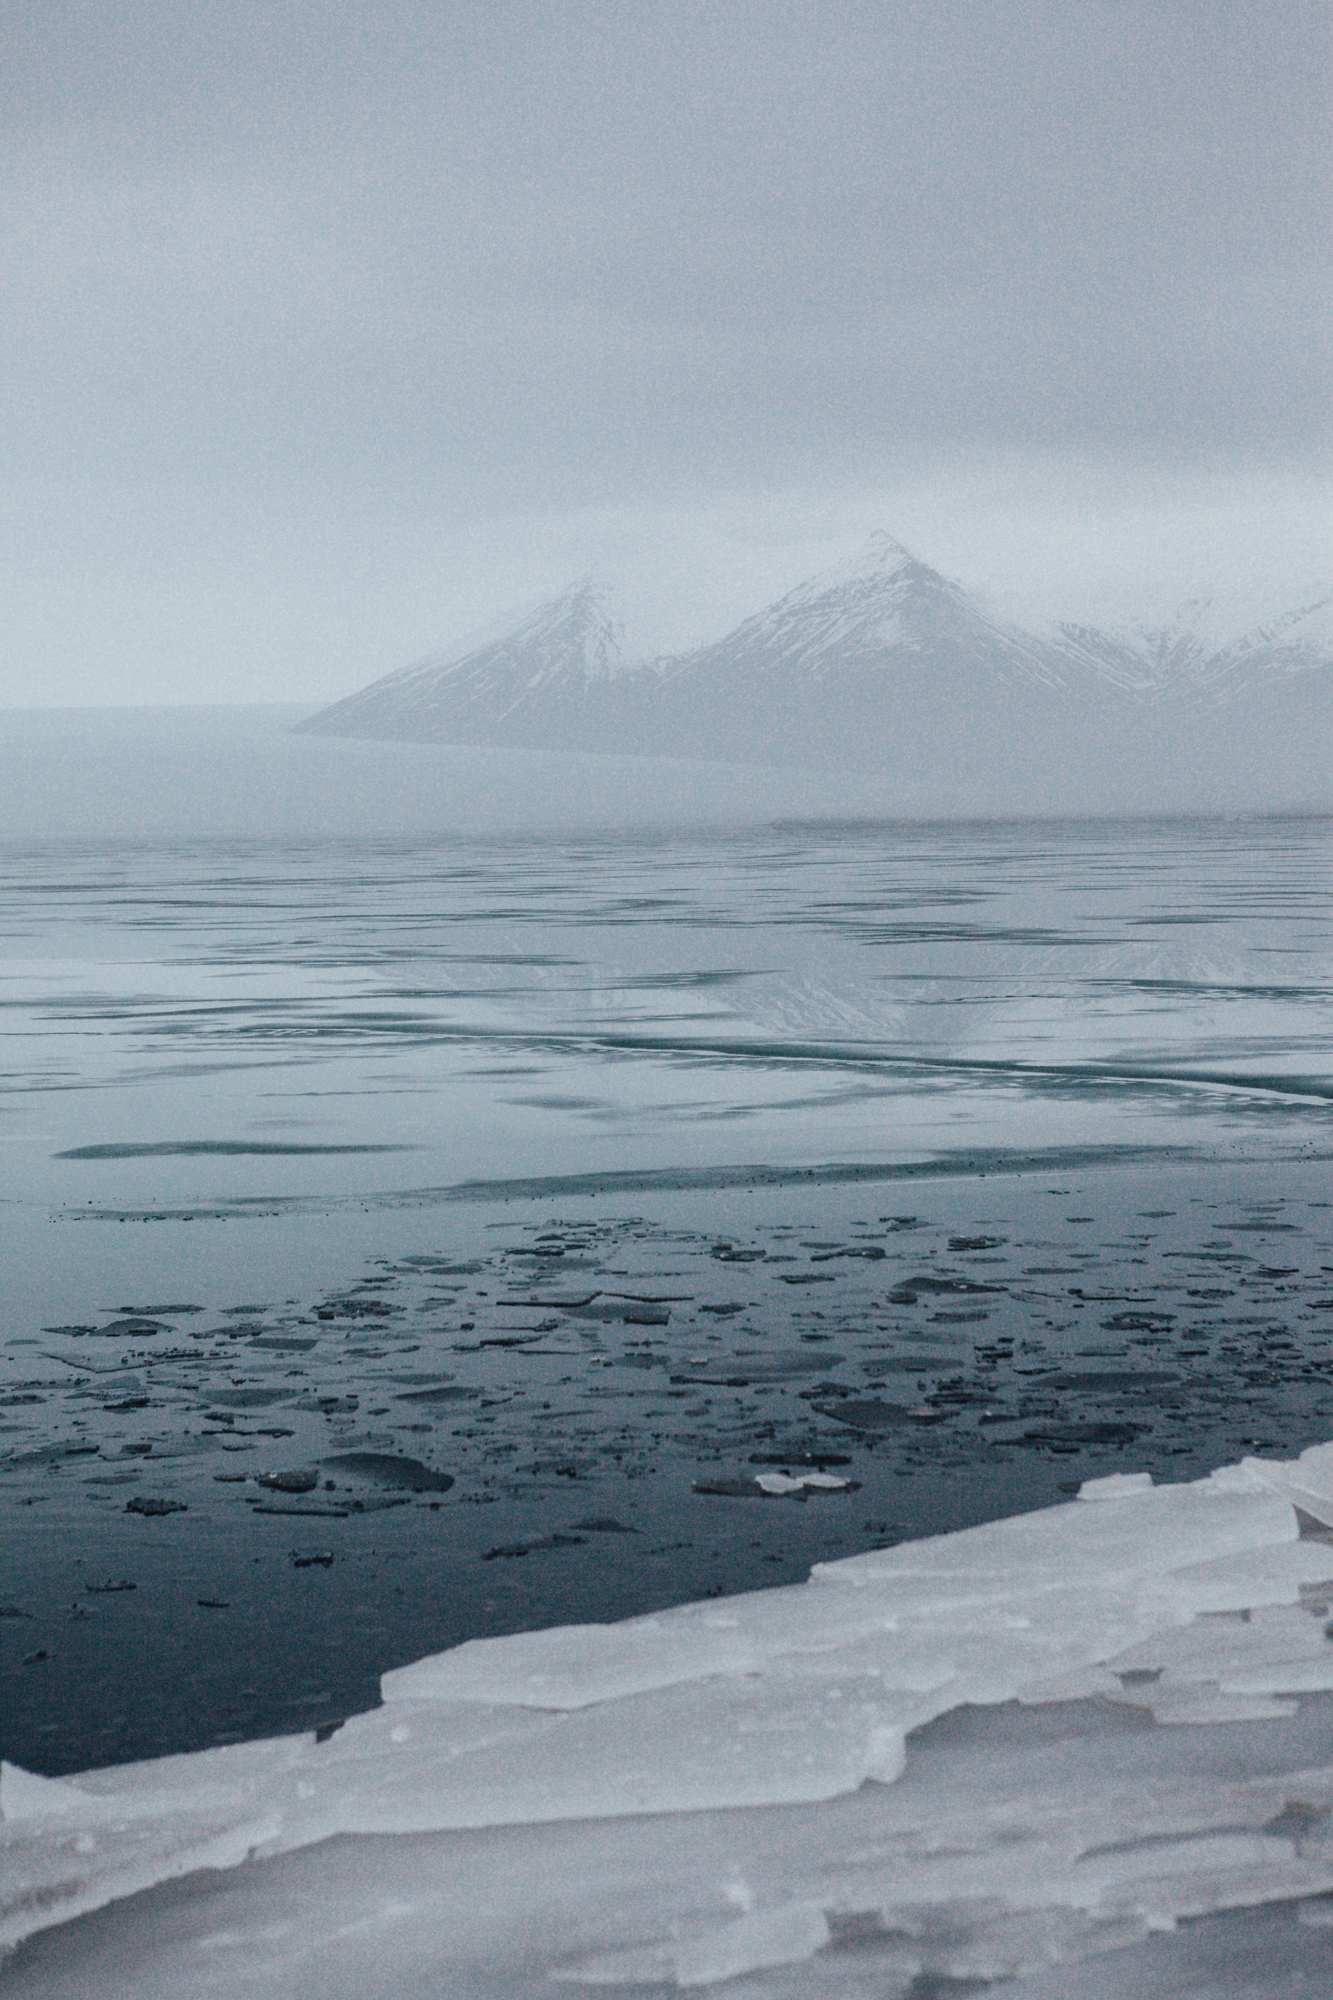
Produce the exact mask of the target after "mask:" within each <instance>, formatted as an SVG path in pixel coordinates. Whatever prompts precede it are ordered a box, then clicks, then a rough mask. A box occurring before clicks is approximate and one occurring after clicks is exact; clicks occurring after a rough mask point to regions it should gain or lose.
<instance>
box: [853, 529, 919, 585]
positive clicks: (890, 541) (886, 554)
mask: <svg viewBox="0 0 1333 2000" xmlns="http://www.w3.org/2000/svg"><path fill="white" fill-rule="evenodd" d="M857 567H858V568H859V570H860V571H861V573H862V575H873V574H874V573H875V572H876V571H879V570H885V571H888V572H890V573H893V572H895V571H897V570H902V569H925V567H926V565H925V564H924V563H923V562H922V561H921V559H920V557H919V556H915V555H913V553H912V551H911V550H910V549H909V548H907V547H906V546H905V544H904V543H902V542H900V541H898V540H897V539H896V538H895V537H894V536H893V535H891V534H889V532H888V530H887V529H885V528H876V530H875V532H874V534H873V535H867V537H866V540H865V543H864V545H863V546H862V549H861V553H860V556H859V557H858V559H857ZM934 573H935V572H934V571H933V570H932V571H931V572H930V574H931V575H932V576H933V575H934Z"/></svg>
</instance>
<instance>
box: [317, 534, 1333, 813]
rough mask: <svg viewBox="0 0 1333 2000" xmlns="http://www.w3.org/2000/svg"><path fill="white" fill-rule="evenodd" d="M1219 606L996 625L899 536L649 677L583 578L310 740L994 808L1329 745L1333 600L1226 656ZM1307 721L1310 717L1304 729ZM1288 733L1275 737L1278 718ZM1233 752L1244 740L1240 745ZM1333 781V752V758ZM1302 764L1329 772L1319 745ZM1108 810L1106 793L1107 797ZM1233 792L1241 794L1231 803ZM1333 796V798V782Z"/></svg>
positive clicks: (427, 664) (604, 596)
mask: <svg viewBox="0 0 1333 2000" xmlns="http://www.w3.org/2000/svg"><path fill="white" fill-rule="evenodd" d="M1218 622H1219V621H1218V615H1217V611H1216V605H1215V600H1213V599H1210V598H1207V597H1203V596H1197V597H1194V598H1190V599H1186V600H1184V601H1183V602H1182V603H1181V604H1180V605H1179V606H1178V607H1177V609H1176V611H1175V612H1173V613H1172V614H1171V615H1170V616H1168V617H1167V618H1166V619H1164V620H1163V621H1162V622H1161V623H1160V624H1154V625H1151V626H1150V625H1140V626H1131V625H1124V626H1121V625H1109V626H1108V625H1097V624H1093V623H1091V622H1087V623H1080V622H1077V621H1074V620H1067V621H1052V622H1051V623H1050V625H1049V627H1048V628H1047V629H1045V630H1033V629H1029V628H1028V627H1026V626H1024V625H1020V624H1017V623H1015V622H1012V621H1009V620H1006V619H1004V618H1002V617H998V616H996V615H994V614H993V613H992V612H991V611H990V610H989V609H988V608H987V606H986V604H985V602H984V601H983V600H982V599H981V598H980V597H979V596H977V595H976V594H974V593H972V592H969V591H968V590H966V589H965V588H964V587H963V586H962V585H961V584H959V583H957V582H956V581H954V580H953V579H951V578H949V577H946V576H944V575H943V574H942V573H941V572H940V571H938V570H935V569H933V568H931V567H930V566H929V565H928V564H926V563H924V562H923V561H921V559H920V558H919V557H917V556H916V555H915V554H913V552H912V551H911V550H910V549H908V548H907V547H906V546H905V545H904V544H903V543H901V542H898V541H896V540H895V539H894V538H893V537H892V536H890V535H888V534H885V533H877V534H875V535H873V536H872V537H871V538H870V539H869V541H868V542H867V543H866V544H865V545H864V547H863V549H862V551H861V553H860V555H859V557H858V558H856V559H854V560H853V561H852V562H850V563H843V564H841V565H839V566H837V567H836V568H834V569H830V570H825V571H821V572H819V573H818V574H816V575H815V576H812V577H809V578H807V579H805V580H804V581H803V582H801V583H799V584H797V585H796V586H795V587H794V588H793V589H791V590H789V591H787V592H786V593H785V594H784V595H783V596H781V597H779V598H777V599H776V600H774V601H773V602H772V603H770V604H768V605H765V606H764V607H762V608H761V609H760V610H758V611H756V612H754V613H752V614H751V615H750V616H749V617H748V618H745V619H742V620H741V621H740V623H739V624H737V625H736V626H734V627H733V628H732V629H731V630H730V631H729V632H726V633H724V634H723V635H722V637H721V638H719V639H717V640H714V641H711V642H709V643H707V644H705V645H702V646H698V647H695V648H694V649H693V650H691V651H689V652H687V653H683V654H677V655H669V656H663V657H659V658H657V659H652V660H646V661H639V662H635V661H633V660H632V659H631V658H630V656H629V653H628V649H627V646H626V641H625V633H624V625H623V621H622V620H621V619H620V617H619V615H618V613H617V611H616V608H615V606H614V604H613V603H612V601H611V597H610V594H609V592H608V591H607V589H606V587H605V586H604V585H603V584H600V583H599V582H598V581H597V580H596V579H595V578H593V577H583V578H581V579H579V580H578V581H577V582H576V583H574V584H572V585H571V586H570V587H569V589H568V590H566V591H565V592H563V593H561V594H560V595H559V596H557V597H555V598H552V599H550V600H548V601H547V602H546V603H545V604H543V605H540V606H538V607H536V609H535V610H533V611H531V612H530V613H528V614H526V615H525V616H524V617H523V618H522V619H521V620H520V621H519V622H518V623H517V624H516V625H515V626H514V627H513V628H512V629H511V630H510V631H509V632H508V633H506V634H504V635H503V636H501V637H499V638H497V639H494V640H492V641H489V642H488V643H486V644H484V645H482V646H479V647H475V648H473V649H472V650H471V651H470V652H467V653H465V654H463V655H462V656H460V657H454V656H451V655H449V654H447V653H446V654H437V655H434V656H432V657H431V658H428V659H426V660H424V661H421V662H418V663H417V664H416V665H414V666H412V667H408V668H402V669H399V670H398V671H397V672H396V673H393V674H389V675H386V676H385V677H383V678H382V679H381V680H378V681H375V682H373V683H371V685H370V686H368V687H366V688H363V689H360V690H359V691H358V692H357V693H356V694H353V695H350V696H348V697H346V698H345V699H344V700H342V701H340V702H335V703H333V704H332V705H331V706H330V707H329V708H327V709H324V710H322V711H320V712H319V713H318V714H317V715H315V716H312V717H310V718H308V719H307V720H306V721H305V722H304V723H302V724H301V725H299V727H300V729H301V730H302V732H304V733H307V734H316V735H345V736H360V737H369V738H379V739H391V740H392V739H397V740H406V741H418V742H420V741H435V742H443V743H456V744H473V745H494V746H508V747H518V748H538V749H554V750H562V751H594V752H601V753H607V752H610V753H619V754H637V755H650V756H688V757H704V758H712V759H717V758H721V759H724V760H727V761H733V762H738V763H768V764H815V765H818V766H822V767H826V768H842V767H845V768H847V769H849V770H859V771H866V770H877V769H878V770H884V771H885V772H889V773H892V772H894V771H898V772H904V771H908V770H916V771H918V772H919V771H921V770H938V771H939V772H941V773H942V774H944V775H945V777H947V778H948V780H949V782H951V783H953V784H954V785H956V786H959V785H961V786H964V787H965V786H967V785H968V784H972V785H974V786H979V787H980V789H981V790H983V791H986V792H987V793H988V794H990V793H994V792H995V791H996V787H997V785H998V788H999V792H1000V793H1004V791H1005V787H1006V784H1007V783H1008V784H1009V789H1010V790H1012V789H1013V784H1012V782H1010V781H1012V780H1015V779H1021V783H1020V784H1019V789H1020V790H1022V788H1023V786H1026V787H1027V789H1028V790H1029V791H1030V790H1031V789H1032V787H1033V786H1034V785H1039V784H1040V783H1042V782H1043V773H1045V774H1046V776H1047V777H1048V778H1049V777H1050V775H1051V774H1052V773H1055V772H1062V773H1064V774H1065V776H1066V778H1067V780H1068V783H1067V785H1066V789H1069V788H1070V787H1073V788H1074V789H1077V774H1078V773H1079V772H1080V771H1081V772H1082V773H1083V774H1084V777H1085V779H1087V780H1088V781H1089V782H1092V781H1094V780H1095V779H1096V760H1097V758H1098V757H1099V756H1100V757H1102V758H1105V757H1108V756H1109V757H1119V758H1121V759H1122V760H1125V759H1127V760H1128V763H1129V765H1131V766H1133V767H1134V768H1135V769H1139V768H1140V767H1141V768H1142V769H1143V770H1145V771H1147V770H1148V769H1149V768H1151V769H1152V770H1154V771H1155V772H1156V773H1157V776H1156V778H1154V780H1153V782H1154V783H1157V784H1158V788H1159V789H1161V788H1162V786H1164V785H1169V770H1168V764H1169V759H1168V757H1167V754H1166V753H1167V752H1168V751H1171V750H1172V749H1174V753H1175V755H1176V759H1177V764H1178V766H1179V768H1181V769H1189V768H1193V767H1198V768H1199V769H1200V770H1202V769H1203V768H1204V767H1206V766H1207V767H1211V766H1216V767H1217V771H1218V777H1219V782H1223V781H1224V780H1225V777H1226V766H1227V763H1228V760H1230V761H1231V762H1233V763H1234V762H1235V761H1236V758H1237V757H1238V756H1242V755H1243V756H1248V757H1251V759H1252V755H1253V752H1252V749H1251V748H1247V747H1246V746H1245V744H1244V743H1243V742H1242V743H1239V744H1238V745H1237V744H1232V745H1230V747H1229V739H1228V735H1227V732H1228V729H1229V728H1232V725H1235V726H1237V727H1239V726H1240V725H1241V723H1242V722H1243V721H1244V720H1245V718H1250V719H1251V720H1252V721H1253V723H1254V731H1255V732H1257V735H1258V736H1259V737H1263V736H1264V735H1265V732H1266V733H1267V735H1268V736H1270V737H1272V739H1273V741H1272V745H1271V748H1270V751H1269V752H1266V753H1265V754H1268V755H1269V756H1270V761H1271V758H1272V757H1277V756H1279V755H1280V751H1281V737H1282V724H1281V721H1280V715H1279V711H1283V712H1285V710H1286V709H1288V708H1292V710H1293V715H1294V716H1295V715H1296V711H1299V718H1298V719H1297V720H1294V721H1293V722H1292V724H1291V727H1292V728H1297V727H1299V728H1300V729H1301V730H1302V731H1304V732H1306V733H1307V734H1308V732H1309V730H1310V729H1311V728H1313V729H1314V731H1315V734H1316V736H1317V735H1318V733H1319V731H1320V730H1321V729H1322V728H1323V723H1322V720H1321V717H1322V716H1323V715H1324V713H1325V711H1327V712H1328V713H1329V714H1330V715H1333V592H1328V593H1324V594H1320V593H1318V592H1315V593H1311V594H1309V595H1308V596H1307V597H1306V599H1305V600H1304V602H1303V603H1301V604H1299V605H1297V606H1295V607H1293V608H1291V609H1288V610H1286V611H1283V612H1279V613H1274V614H1272V615H1270V616H1269V617H1267V618H1265V619H1262V620H1261V621H1260V622H1259V623H1257V624H1255V625H1253V626H1251V627H1250V628H1249V629H1248V630H1244V631H1241V632H1239V633H1236V632H1235V631H1234V629H1233V630H1232V631H1231V632H1229V633H1228V634H1227V636H1226V638H1225V639H1224V640H1223V641H1222V643H1220V644H1219V643H1218V640H1219V636H1220V635H1219V632H1218ZM1293 704H1294V707H1293ZM1275 717H1276V718H1277V720H1276V722H1275V720H1274V718H1275ZM1232 733H1233V734H1234V729H1233V732H1232ZM1328 740H1329V746H1330V753H1331V754H1330V758H1329V762H1330V764H1331V765H1333V734H1331V735H1330V737H1329V739H1328ZM1302 755H1303V756H1304V757H1305V758H1306V760H1307V762H1308V761H1309V756H1310V745H1309V744H1308V743H1307V744H1306V745H1305V746H1304V748H1303V750H1302ZM1093 788H1094V790H1095V789H1096V785H1095V783H1094V787H1093ZM1223 788H1225V786H1224V782H1223ZM1330 788H1331V789H1333V780H1331V781H1330Z"/></svg>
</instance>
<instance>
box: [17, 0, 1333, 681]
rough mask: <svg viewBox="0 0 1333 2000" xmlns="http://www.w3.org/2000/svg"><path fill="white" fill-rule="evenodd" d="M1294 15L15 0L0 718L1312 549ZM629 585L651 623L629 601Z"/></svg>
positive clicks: (1266, 585) (1129, 8)
mask: <svg viewBox="0 0 1333 2000" xmlns="http://www.w3.org/2000/svg"><path fill="white" fill-rule="evenodd" d="M1329 29H1330V15H1329V9H1328V8H1327V7H1326V6H1324V5H1317V4H1308V3H1307V0H1146V3H1145V0H1104V4H1085V0H1050V4H1047V0H1026V4H1020V0H995V4H987V0H878V4H876V5H862V4H854V0H844V4H836V0H828V3H827V4H826V3H825V0H805V4H803V5H795V4H783V0H770V4H747V0H726V4H720V0H706V4H680V0H650V4H633V3H632V0H609V4H603V0H592V4H586V5H575V4H570V0H535V3H534V0H503V3H502V4H501V0H493V4H490V5H482V4H475V0H474V4H470V5H451V4H424V0H423V3H422V4H413V0H378V4H376V3H375V0H364V4H360V5H348V4H342V0H332V3H331V0H319V4H315V0H226V4H218V0H159V4H147V0H116V4H115V5H109V4H107V0H64V3H63V4H57V0H11V4H10V6H9V7H8V8H7V9H6V14H5V28H4V50H5V53H4V60H3V64H0V91H2V92H3V104H4V126H3V159H2V161H0V165H2V168H3V217H2V219H0V231H2V234H0V292H2V294H3V296H2V298H0V343H2V346H3V361H4V365H3V401H2V403H0V408H2V409H3V424H4V431H3V455H2V458H0V493H2V496H3V497H2V501H0V504H2V505H3V525H4V530H5V532H4V537H3V546H4V550H5V553H4V559H3V560H4V576H3V589H2V590H0V703H5V704H11V705H12V704H29V703H35V704H41V703H53V704H56V703H68V702H92V703H96V702H120V701H169V700H177V701H206V700H210V699H211V700H220V701H245V700H256V699H260V700H262V699H269V700H274V699H290V700H294V701H319V700H325V699H331V698H333V697H334V696H336V695H338V694H342V693H345V692H347V691H349V690H350V689H352V688H354V687H356V686H359V685H361V684H362V683H364V682H365V681H368V680H370V679H373V678H374V677H376V676H377V675H378V674H380V673H384V672H386V671H388V670H389V669H390V668H392V667H395V666H399V665H402V664H404V663H406V662H407V661H409V660H411V659H413V658H415V657H417V656H419V655H420V654H422V653H424V652H427V651H431V650H434V649H436V648H438V647H440V646H441V645H444V644H447V643H449V642H451V641H452V640H453V639H454V638H456V637H458V636H461V635H463V634H465V633H467V632H468V631H470V630H471V629H472V628H474V627H476V626H478V625H479V624H483V623H489V622H490V621H491V620H492V619H493V618H494V617H495V616H496V615H497V614H498V613H501V612H503V611H504V610H505V608H506V607H507V606H508V605H509V604H511V603H513V604H516V605H517V604H521V603H524V602H526V601H529V600H531V599H532V598H533V597H535V596H539V595H541V594H544V593H546V592H548V591H551V590H554V589H556V588H559V587H560V586H561V585H562V584H563V583H564V582H566V581H567V580H568V579H569V578H570V577H571V576H573V575H575V574H577V573H578V572H580V571H581V570H583V569H585V568H586V567H588V566H589V565H590V564H592V563H595V562H596V563H600V564H601V565H602V566H603V567H604V568H608V569H610V570H611V571H612V572H614V573H615V574H616V575H617V576H618V577H620V578H621V579H622V581H623V587H624V590H625V593H626V601H627V606H628V608H629V610H630V612H631V633H630V637H631V642H632V643H633V642H637V643H638V644H639V645H640V646H641V647H642V648H643V649H645V650H649V651H651V650H655V649H656V648H657V647H658V646H668V645H678V644H683V643H687V642H689V641H690V640H692V639H698V638H703V637H708V636H712V635H713V633H714V632H715V631H716V630H717V629H720V628H721V627H722V626H724V625H726V624H727V623H729V622H730V621H731V619H732V618H733V617H738V616H740V615H742V614H743V613H745V612H746V611H748V610H750V609H752V608H754V606H755V605H757V604H758V603H759V602H761V601H763V600H764V599H765V598H767V597H768V596H770V595H772V594H773V593H774V592H775V591H776V590H778V589H781V588H783V587H785V586H786V585H787V584H790V583H792V582H794V581H796V580H797V579H798V578H799V577H800V576H801V575H803V574H805V573H806V572H807V571H808V570H809V569H810V568H812V567H817V566H818V565H819V564H820V563H821V562H822V561H825V560H829V559H833V558H836V557H840V556H841V555H842V554H843V553H844V552H845V551H846V550H847V549H848V548H849V547H854V546H855V545H856V544H857V543H858V542H859V541H860V540H861V539H862V537H863V536H864V535H865V534H866V533H867V532H868V531H869V530H871V529H873V528H876V527H885V528H888V529H889V530H890V531H891V532H893V533H894V534H896V535H898V536H899V537H900V538H901V539H902V540H904V541H906V542H908V543H909V544H911V545H912V546H913V547H915V548H916V549H917V550H918V552H919V553H921V554H922V555H924V556H925V557H926V558H927V559H929V560H932V561H935V562H936V563H938V564H939V565H940V566H942V567H944V568H946V569H948V570H950V571H951V572H952V573H954V574H957V575H959V576H961V577H962V578H963V579H964V580H965V581H966V582H969V583H972V584H981V585H985V586H987V587H988V588H990V589H991V590H992V591H993V592H994V593H995V594H996V595H997V597H1000V598H1003V597H1005V595H1006V594H1010V595H1013V596H1014V598H1015V601H1017V600H1018V599H1019V598H1023V597H1033V596H1035V597H1038V598H1040V597H1041V596H1042V595H1043V593H1045V594H1046V595H1047V596H1049V597H1050V598H1051V599H1052V600H1058V601H1059V602H1060V603H1061V604H1062V605H1063V604H1064V603H1065V602H1068V605H1069V608H1070V609H1071V610H1074V611H1077V610H1081V609H1082V608H1083V602H1084V601H1085V600H1086V601H1091V600H1093V599H1097V598H1101V599H1103V600H1107V599H1108V597H1114V595H1115V593H1116V591H1121V592H1122V593H1123V597H1124V602H1125V606H1126V608H1127V609H1128V610H1134V609H1136V608H1137V599H1138V598H1140V597H1141V598H1143V599H1144V601H1145V602H1146V601H1147V599H1148V598H1149V597H1151V596H1152V594H1153V593H1154V592H1158V593H1162V592H1164V593H1165V595H1166V597H1167V598H1168V599H1169V598H1170V597H1171V596H1172V595H1173V594H1174V593H1175V589H1176V585H1175V582H1174V579H1175V578H1176V577H1177V576H1178V577H1179V580H1180V586H1181V589H1182V591H1183V590H1185V589H1194V588H1197V587H1198V586H1199V584H1200V583H1201V582H1207V581H1208V580H1209V579H1210V578H1213V577H1217V578H1233V577H1235V576H1240V577H1242V578H1243V579H1245V580H1247V582H1248V581H1252V582H1253V585H1254V587H1255V589H1256V590H1257V591H1258V592H1259V593H1260V594H1261V595H1262V594H1263V593H1264V592H1265V591H1270V590H1271V593H1272V596H1273V598H1274V599H1275V603H1276V606H1277V607H1281V606H1283V605H1284V604H1285V603H1286V602H1287V601H1289V599H1290V596H1291V595H1292V594H1293V593H1299V591H1300V589H1301V588H1302V587H1303V586H1304V585H1305V584H1306V583H1307V582H1308V581H1309V580H1310V579H1311V578H1312V577H1313V576H1314V575H1315V574H1316V572H1317V571H1318V570H1319V569H1321V568H1323V569H1325V570H1327V568H1328V567H1329V565H1328V563H1327V562H1326V560H1325V559H1324V551H1325V549H1326V545H1327V537H1328V531H1329V515H1328V511H1327V501H1326V494H1327V486H1326V483H1325V482H1326V475H1327V470H1328V445H1329V422H1328V419H1329V399H1328V353H1327V321H1328V306H1329V288H1328V277H1327V273H1328V231H1329V219H1330V216H1329V164H1330V153H1329V123H1328V120H1329V111H1328V107H1329V102H1330V88H1329V86H1330V80H1331V79H1330V61H1329V50H1330V33H1329ZM636 622H637V626H638V629H637V630H635V629H633V628H634V625H635V623H636Z"/></svg>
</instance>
